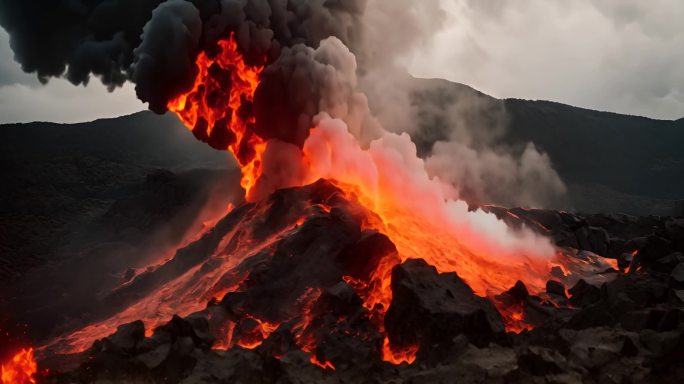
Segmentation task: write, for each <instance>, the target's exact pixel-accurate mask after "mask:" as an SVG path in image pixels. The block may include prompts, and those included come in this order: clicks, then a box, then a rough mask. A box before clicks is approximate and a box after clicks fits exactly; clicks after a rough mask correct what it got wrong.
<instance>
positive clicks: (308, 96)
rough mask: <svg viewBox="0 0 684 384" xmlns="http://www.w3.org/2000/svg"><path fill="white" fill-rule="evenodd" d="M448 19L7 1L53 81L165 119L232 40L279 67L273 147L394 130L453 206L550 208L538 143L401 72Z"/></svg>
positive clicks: (245, 7)
mask: <svg viewBox="0 0 684 384" xmlns="http://www.w3.org/2000/svg"><path fill="white" fill-rule="evenodd" d="M446 19H447V18H446V16H445V13H444V11H443V10H442V8H441V7H440V3H439V2H438V1H420V2H419V1H412V0H397V1H380V0H368V1H367V0H353V1H325V0H314V1H304V0H192V1H187V0H166V1H146V2H140V1H138V0H100V1H89V2H77V1H66V0H63V1H37V2H16V1H10V0H0V24H1V25H2V26H3V27H4V28H5V29H6V30H7V31H8V32H9V33H10V42H11V46H12V48H13V50H14V52H15V58H16V60H17V61H19V62H20V63H21V65H22V68H23V70H24V71H26V72H30V73H35V74H36V75H37V77H38V78H39V79H40V80H41V81H42V82H46V81H47V80H48V79H49V78H51V77H64V78H66V79H68V80H69V81H70V82H72V83H74V84H86V83H88V81H89V79H90V77H91V76H95V77H97V78H99V80H100V81H101V82H102V83H103V84H105V85H106V86H107V87H108V88H109V89H110V90H113V89H115V88H117V87H120V86H122V84H124V83H125V82H126V81H131V82H133V83H135V89H136V93H137V96H138V98H139V99H140V100H142V101H144V102H147V103H148V106H149V108H150V109H151V110H153V111H155V112H157V113H163V112H165V111H166V105H167V103H168V100H171V99H172V98H174V97H175V96H177V95H178V94H180V93H182V92H183V91H185V90H187V89H189V88H190V87H191V85H192V83H193V80H194V78H195V76H196V71H197V67H196V65H195V63H194V60H195V58H196V56H197V55H198V53H199V52H200V51H204V52H206V53H207V54H208V55H209V56H210V57H211V56H213V55H215V54H216V53H217V52H218V49H219V48H218V45H217V42H218V41H219V40H221V39H225V38H227V37H228V36H230V35H231V34H232V35H233V36H234V38H235V40H236V42H237V44H238V48H239V50H240V51H241V53H242V54H243V56H244V58H245V61H246V62H247V63H248V64H249V65H265V67H266V68H265V69H264V71H263V73H262V81H261V82H260V85H259V87H258V88H257V91H256V94H255V97H254V103H253V108H252V113H254V115H255V117H256V119H255V121H256V124H255V126H254V127H252V128H251V129H253V130H254V133H256V134H258V135H259V136H261V137H262V138H265V139H267V140H268V139H277V140H280V141H282V142H285V143H292V144H295V145H296V146H298V147H300V148H301V147H302V146H303V144H304V142H305V140H306V138H307V137H308V135H309V129H310V128H311V127H313V126H315V123H316V121H315V117H316V116H317V115H319V114H320V113H323V112H324V113H325V114H327V115H328V116H330V117H331V118H333V119H342V120H344V122H345V123H346V125H347V127H348V129H349V130H350V132H351V133H352V134H353V135H354V136H355V137H356V138H357V139H359V140H360V141H361V143H362V144H363V145H369V143H370V142H371V141H372V140H374V139H377V138H379V137H381V136H382V135H383V132H384V130H385V128H387V129H389V130H391V131H393V132H408V133H410V134H411V135H412V136H413V138H414V141H416V143H417V144H418V152H419V154H420V155H421V156H422V157H424V158H426V164H427V168H428V170H429V171H430V175H431V176H437V177H439V178H440V179H441V180H442V182H443V183H445V184H448V185H449V186H450V187H449V190H450V191H451V195H452V196H450V197H454V198H461V199H467V200H468V201H469V202H474V203H489V202H493V203H498V204H504V205H526V206H543V205H547V204H548V203H549V202H551V201H552V200H553V199H555V198H556V197H557V196H558V195H562V193H563V192H564V186H563V183H562V181H561V180H560V178H559V177H558V174H557V173H556V172H555V171H554V170H553V168H552V166H551V164H550V161H549V159H548V157H547V156H546V155H545V154H543V153H541V152H539V151H538V150H537V149H536V148H535V146H534V145H533V143H529V144H528V143H523V144H522V145H518V146H515V147H511V146H509V145H507V144H505V130H506V124H505V120H506V118H505V111H502V110H501V108H500V107H496V106H494V107H492V106H490V105H489V104H488V103H486V102H483V101H482V100H480V99H479V98H478V97H477V96H467V95H466V93H463V92H462V93H461V94H460V95H458V97H453V95H450V94H449V92H451V91H450V90H446V91H445V90H444V87H443V86H442V85H440V84H437V83H435V82H425V81H417V80H415V79H413V78H411V77H410V76H407V74H406V72H405V70H404V69H403V68H402V66H401V65H400V64H401V62H402V60H403V59H404V58H405V57H408V56H410V54H412V53H414V52H415V51H416V49H417V48H418V47H420V46H422V45H424V44H427V42H429V40H430V38H431V36H433V35H434V34H435V33H437V32H438V31H440V30H441V29H442V28H443V27H444V22H445V20H446ZM347 47H349V48H347ZM357 62H358V64H359V67H358V68H357ZM455 64H457V63H455ZM366 95H368V97H367V96H366ZM369 100H370V103H371V104H370V105H369ZM483 100H484V98H483ZM371 110H372V111H373V113H371V112H370V111H371ZM382 126H384V127H385V128H382Z"/></svg>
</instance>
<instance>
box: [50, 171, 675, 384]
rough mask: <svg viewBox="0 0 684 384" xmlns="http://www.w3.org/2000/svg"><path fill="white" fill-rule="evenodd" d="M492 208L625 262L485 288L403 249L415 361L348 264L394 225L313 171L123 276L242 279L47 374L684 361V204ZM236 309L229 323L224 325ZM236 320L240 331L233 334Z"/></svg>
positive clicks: (606, 366) (517, 377)
mask: <svg viewBox="0 0 684 384" xmlns="http://www.w3.org/2000/svg"><path fill="white" fill-rule="evenodd" d="M486 209H489V210H491V211H494V212H496V213H497V214H498V215H500V216H501V217H503V218H505V219H506V220H508V221H510V223H511V224H512V225H527V226H531V227H533V228H536V230H538V231H542V232H546V233H548V234H550V235H551V236H553V238H554V239H555V240H556V242H557V244H558V245H559V246H560V247H562V248H563V249H565V252H566V253H567V254H568V256H567V257H569V258H571V259H573V260H575V261H576V262H577V263H579V264H583V263H585V264H593V263H596V262H597V260H599V259H600V258H598V257H597V256H596V253H600V254H603V255H606V256H608V257H613V258H615V259H616V260H617V263H615V265H616V267H615V268H610V267H604V269H602V270H594V271H593V272H590V273H589V272H588V273H586V274H585V275H583V277H584V278H585V279H577V278H576V277H577V276H575V273H574V272H568V271H564V270H562V269H560V268H557V269H556V270H554V271H552V275H553V277H552V278H551V279H550V280H549V281H548V283H547V286H546V292H544V293H542V294H540V295H531V294H530V293H529V292H528V290H527V289H526V287H525V285H524V284H523V283H518V284H516V285H515V286H513V287H511V289H510V290H509V291H508V292H505V293H503V294H501V295H500V296H498V297H496V298H482V297H479V296H476V295H475V294H474V293H473V291H472V290H471V289H470V287H468V285H467V284H466V283H465V282H464V281H463V280H462V279H460V278H459V276H458V275H457V274H455V273H441V274H440V273H438V272H437V271H436V270H435V268H434V267H431V266H430V265H428V264H427V263H426V262H425V261H423V260H420V259H411V260H407V261H405V262H403V263H400V264H397V265H396V266H395V267H394V268H393V269H392V272H391V287H390V288H391V291H392V301H391V304H390V306H389V308H387V310H386V316H385V317H384V322H383V324H384V328H385V331H386V334H387V337H388V338H389V342H390V343H391V344H392V345H393V347H394V348H395V349H401V348H411V347H412V346H413V347H417V354H416V355H415V361H414V362H413V363H412V364H410V365H409V364H407V363H399V364H392V363H389V362H387V361H383V334H382V333H383V331H382V330H381V329H378V328H377V327H376V325H377V324H375V322H374V319H373V314H374V313H375V312H374V311H375V310H376V309H375V308H374V309H368V308H365V307H364V305H363V299H362V296H363V295H364V292H363V291H360V290H359V289H358V287H354V286H353V284H350V283H348V281H349V280H348V279H345V278H344V276H354V277H358V278H360V279H364V278H365V277H364V276H366V275H367V274H368V273H369V271H373V270H374V269H376V268H377V266H378V265H381V264H382V263H383V262H386V261H387V260H392V259H393V258H396V249H395V248H394V246H393V244H392V243H391V241H389V239H387V238H386V237H385V236H384V235H382V234H380V233H377V232H374V231H369V230H364V229H362V226H361V221H362V218H363V215H365V214H367V213H365V212H364V211H363V209H362V208H361V207H359V206H358V205H356V203H354V202H352V201H349V200H348V199H346V198H345V197H344V196H343V194H342V193H341V191H340V190H338V189H337V188H336V187H335V186H334V185H332V184H330V183H328V182H326V181H319V182H318V183H316V184H313V185H311V186H307V187H303V188H293V189H288V190H281V191H278V192H276V193H275V194H274V195H273V196H272V197H271V198H269V199H268V200H267V201H264V202H260V203H257V204H247V205H244V206H242V207H240V208H237V209H236V210H234V211H233V212H231V213H230V214H229V215H228V216H226V217H225V218H224V219H222V220H221V221H220V222H219V223H218V224H217V225H216V227H215V228H214V229H213V230H212V231H210V232H208V233H207V234H205V235H204V236H203V237H202V238H201V239H200V240H198V241H197V242H196V243H194V244H191V245H189V246H188V247H187V248H184V249H182V250H180V251H178V252H177V254H176V256H175V258H174V262H173V263H172V264H171V265H169V267H168V268H166V267H165V268H162V269H159V270H157V271H154V272H150V273H149V274H148V275H147V276H139V277H137V278H136V279H135V280H134V281H133V282H132V284H131V285H129V286H128V287H127V291H129V292H130V291H138V292H140V291H143V290H154V289H155V287H159V286H161V285H162V284H164V283H165V282H167V281H169V280H170V279H173V278H176V277H178V276H181V275H183V273H184V272H185V271H188V270H193V267H194V266H198V265H201V267H200V268H199V269H198V271H201V272H196V273H194V277H195V278H197V279H203V278H205V277H206V276H209V275H211V274H212V273H214V272H216V271H218V273H219V274H222V275H221V278H220V279H219V280H217V281H220V282H222V284H224V285H226V286H231V285H234V284H237V288H236V289H234V290H231V291H230V292H229V293H228V294H226V295H225V296H223V297H217V298H214V299H211V300H208V301H207V302H206V305H205V306H204V308H203V309H201V310H199V311H197V312H195V313H192V314H190V315H188V316H185V317H182V318H181V317H174V318H173V319H172V320H171V321H170V322H168V323H166V324H164V325H162V326H160V327H158V328H156V329H154V331H153V333H147V335H148V336H146V330H145V325H144V323H143V322H140V321H136V322H132V323H129V324H126V325H123V326H120V327H119V328H118V330H117V331H116V333H114V334H113V335H111V336H108V337H106V338H103V339H101V340H99V341H97V342H95V343H94V344H93V345H92V347H91V348H90V349H88V350H87V351H85V352H83V353H82V354H80V355H73V356H68V357H61V358H60V357H59V356H53V357H52V359H46V360H44V361H43V364H46V366H47V367H49V368H51V369H52V370H51V372H52V373H51V374H48V375H47V376H46V377H44V378H43V380H45V382H55V383H62V382H63V383H71V382H103V383H104V382H151V383H154V382H159V383H162V382H163V383H203V382H206V383H216V382H226V383H228V382H249V383H289V382H293V383H297V382H300V383H306V382H330V383H337V382H395V383H399V382H405V383H424V382H431V383H432V382H443V383H448V382H453V381H454V378H456V377H458V381H459V382H467V383H484V382H539V383H576V382H589V383H594V382H595V383H627V382H656V381H659V382H676V381H677V380H680V379H681V378H682V377H684V376H683V375H684V364H683V362H684V355H682V353H683V351H684V255H683V254H682V252H683V251H684V220H683V219H677V218H663V217H648V218H636V217H630V216H626V215H589V216H580V215H575V214H569V213H564V212H555V211H541V210H522V209H513V210H506V209H503V208H497V207H486ZM264 218H266V219H264ZM302 218H304V219H303V220H302ZM245 239H251V242H250V243H251V244H253V250H252V251H251V252H247V253H245V255H246V257H244V258H242V259H241V261H240V263H239V264H238V265H237V267H236V268H235V269H233V270H230V272H229V273H226V272H225V271H223V270H221V266H220V264H218V263H216V262H215V261H216V255H220V254H221V253H222V252H224V251H222V249H221V247H224V246H227V247H228V248H230V251H231V252H233V254H238V255H239V254H241V251H240V249H239V247H240V245H239V244H240V243H244V242H245ZM231 244H232V245H231ZM235 247H238V249H236V248H235ZM568 265H570V264H568ZM571 274H572V276H571ZM570 281H574V283H573V284H570ZM597 281H599V282H600V281H602V283H596V282H597ZM189 287H192V285H190V286H189ZM312 289H313V290H314V291H315V294H312ZM493 300H497V301H500V302H505V303H507V304H508V305H519V306H520V307H521V308H522V315H523V316H524V318H525V320H526V321H528V322H530V323H531V324H533V325H534V329H532V330H524V331H522V332H521V333H519V334H518V333H513V332H508V333H507V332H505V331H504V326H503V319H502V316H501V315H500V314H499V312H498V311H497V308H496V307H495V305H494V304H493V302H494V301H493ZM120 304H121V305H126V304H125V303H123V302H120ZM226 323H228V324H233V325H232V327H230V328H229V329H226V328H224V325H225V324H226ZM226 333H227V334H228V335H230V337H232V339H233V341H232V343H230V345H231V347H230V348H229V349H227V350H224V348H221V347H220V343H221V339H222V337H224V336H225V334H226ZM235 340H238V341H237V342H236V341H235ZM385 360H386V359H385ZM395 363H397V362H395ZM70 364H71V365H70ZM66 367H70V369H65V368H66ZM72 369H73V370H72ZM64 371H70V372H66V373H65V372H64Z"/></svg>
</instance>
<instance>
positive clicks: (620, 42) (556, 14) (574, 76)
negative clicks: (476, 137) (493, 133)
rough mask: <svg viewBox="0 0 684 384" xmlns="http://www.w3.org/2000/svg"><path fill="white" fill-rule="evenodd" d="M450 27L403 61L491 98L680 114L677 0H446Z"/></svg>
mask: <svg viewBox="0 0 684 384" xmlns="http://www.w3.org/2000/svg"><path fill="white" fill-rule="evenodd" d="M441 5H442V8H443V9H444V10H445V11H446V12H447V14H448V16H447V21H446V22H444V27H443V28H442V29H441V31H440V32H438V33H437V34H435V35H434V37H433V38H432V40H431V41H430V42H429V43H428V44H426V45H424V46H423V47H422V48H421V49H418V50H415V51H414V53H413V54H412V55H411V56H410V57H409V58H407V60H406V63H408V66H409V68H410V69H411V71H412V73H414V74H415V75H418V76H422V77H442V78H447V79H449V80H453V81H457V82H462V83H465V84H468V85H471V86H473V87H474V88H476V89H479V90H481V91H483V92H486V93H489V94H492V95H493V96H497V97H518V98H529V99H548V100H554V101H560V102H564V103H568V104H572V105H577V106H582V107H587V108H592V109H599V110H608V111H614V112H619V113H626V114H634V115H645V116H649V117H655V118H665V119H676V118H680V117H682V116H684V71H682V70H681V68H683V67H684V50H682V49H681V47H682V46H684V28H681V20H684V3H683V2H681V1H679V0H655V1H648V2H645V1H638V0H597V1H591V0H577V1H572V2H568V1H560V0H552V1H548V0H520V1H515V2H504V1H495V0H443V1H442V2H441Z"/></svg>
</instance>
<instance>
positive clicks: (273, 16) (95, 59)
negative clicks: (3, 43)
mask: <svg viewBox="0 0 684 384" xmlns="http://www.w3.org/2000/svg"><path fill="white" fill-rule="evenodd" d="M365 7H366V1H365V0H351V1H342V0H337V1H335V0H332V1H331V0H286V1H283V0H193V1H186V0H166V1H160V0H90V1H88V0H31V1H24V0H0V25H1V26H2V27H3V28H5V29H6V30H7V31H8V33H9V34H10V44H11V47H12V49H13V51H14V53H15V58H16V60H17V61H18V62H19V63H20V64H21V66H22V69H23V70H24V71H26V72H29V73H35V74H36V76H37V77H38V78H39V79H40V81H42V82H43V83H45V82H47V81H48V80H49V79H50V78H51V77H65V78H66V79H68V80H69V81H70V82H72V83H73V84H75V85H79V84H87V83H88V81H89V80H90V78H91V76H95V77H97V78H99V80H100V81H101V82H102V83H103V84H105V85H106V86H107V87H108V88H109V89H110V90H114V89H115V88H117V87H120V86H121V85H123V83H124V82H126V81H131V82H133V83H135V84H136V92H137V94H138V97H139V98H140V100H142V101H144V102H147V103H148V104H149V108H150V109H151V110H152V111H154V112H157V113H164V112H166V110H167V105H168V102H169V100H172V99H173V98H175V97H177V96H178V95H179V94H181V93H183V92H186V91H187V90H188V89H190V88H191V87H192V85H193V82H194V80H195V78H196V76H197V72H198V68H197V65H196V59H197V56H198V55H199V54H200V53H201V52H206V54H207V55H208V56H209V57H213V56H214V55H216V54H217V53H218V52H219V51H220V48H219V44H218V43H219V41H223V40H225V39H227V38H229V36H231V34H234V36H235V41H236V42H237V45H238V49H239V51H240V52H241V54H242V55H243V57H244V60H245V62H246V63H247V64H248V65H251V66H266V69H265V71H264V78H265V79H266V81H264V85H263V87H261V86H260V88H259V89H258V90H257V94H256V96H255V101H254V103H255V106H256V107H255V111H256V133H257V134H258V135H260V136H262V137H263V138H264V139H269V138H272V137H274V138H278V139H281V140H284V141H287V142H292V143H295V144H297V145H301V143H302V142H303V140H304V139H305V137H306V135H307V131H308V128H310V125H311V118H312V117H313V116H314V115H315V114H316V113H317V112H318V111H319V109H320V100H321V98H324V97H325V95H324V93H325V92H328V91H329V90H326V89H324V88H323V87H324V85H325V81H326V80H325V78H324V77H321V76H326V72H325V71H321V70H317V69H316V67H320V63H321V60H320V59H321V58H320V57H315V55H313V54H312V52H313V50H314V49H316V48H318V46H319V44H320V42H321V41H322V40H323V39H325V38H328V37H331V36H333V37H337V38H338V39H340V40H341V41H342V42H343V43H344V44H345V45H347V46H349V47H352V48H353V47H354V45H355V43H356V42H358V41H359V40H360V32H361V22H360V18H361V16H362V15H363V12H364V10H365ZM283 55H284V57H283ZM323 64H329V63H326V62H325V60H323ZM307 71H310V72H308V73H306V72H307ZM227 86H230V85H229V84H227ZM265 105H271V106H275V107H273V108H270V109H269V110H268V111H264V108H263V106H265ZM261 121H263V123H260V122H261ZM274 122H275V124H274ZM270 127H273V128H270Z"/></svg>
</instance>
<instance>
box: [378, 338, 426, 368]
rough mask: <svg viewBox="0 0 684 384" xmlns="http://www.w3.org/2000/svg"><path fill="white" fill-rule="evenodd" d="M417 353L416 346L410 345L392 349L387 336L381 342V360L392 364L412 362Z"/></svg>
mask: <svg viewBox="0 0 684 384" xmlns="http://www.w3.org/2000/svg"><path fill="white" fill-rule="evenodd" d="M417 353H418V346H417V345H414V346H410V347H407V348H402V349H393V348H392V347H391V346H390V341H389V338H387V336H385V340H384V341H383V343H382V360H383V361H386V362H388V363H392V364H401V363H408V364H413V362H414V361H415V360H416V354H417Z"/></svg>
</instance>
